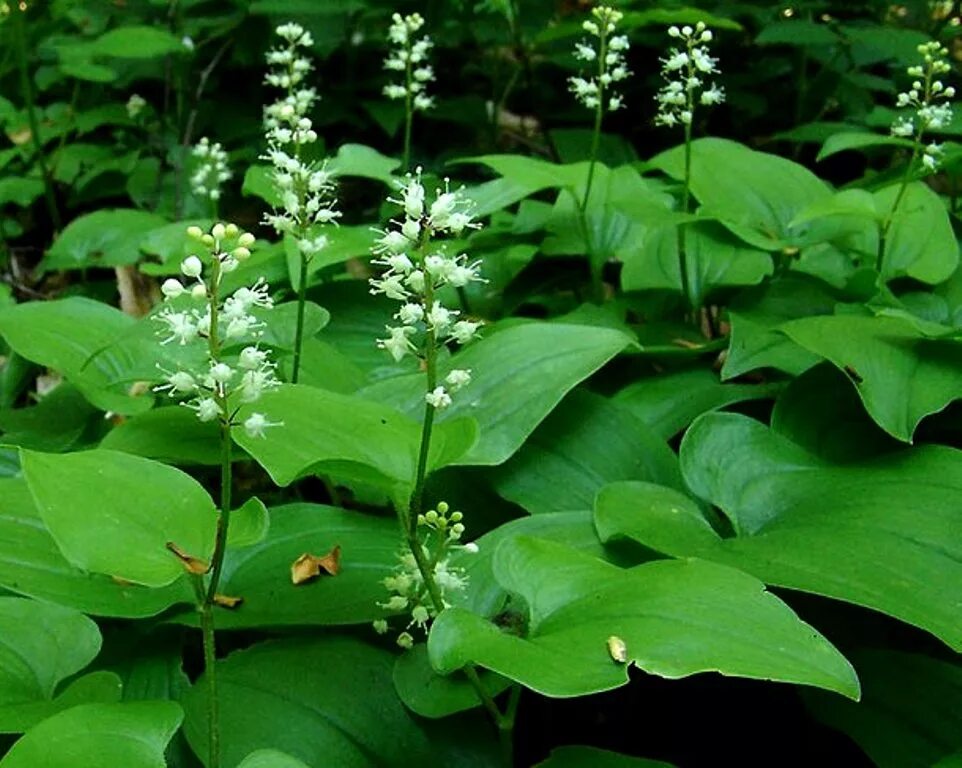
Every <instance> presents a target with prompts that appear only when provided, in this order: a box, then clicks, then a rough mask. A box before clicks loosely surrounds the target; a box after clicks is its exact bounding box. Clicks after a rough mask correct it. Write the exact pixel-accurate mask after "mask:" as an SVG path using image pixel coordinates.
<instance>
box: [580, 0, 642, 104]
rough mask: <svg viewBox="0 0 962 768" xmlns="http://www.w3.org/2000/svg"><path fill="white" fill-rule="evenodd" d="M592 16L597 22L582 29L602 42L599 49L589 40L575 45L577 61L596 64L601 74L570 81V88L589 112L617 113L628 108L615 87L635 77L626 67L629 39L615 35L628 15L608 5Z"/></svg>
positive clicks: (595, 11) (592, 21) (598, 9)
mask: <svg viewBox="0 0 962 768" xmlns="http://www.w3.org/2000/svg"><path fill="white" fill-rule="evenodd" d="M591 14H592V16H594V20H591V19H589V20H588V21H586V22H585V23H584V24H583V25H582V26H583V28H584V30H585V32H587V33H588V34H590V35H593V36H594V37H596V38H598V42H597V47H596V46H595V44H593V43H589V42H587V41H585V40H582V41H581V42H579V43H575V58H576V59H579V60H580V61H584V62H586V63H588V64H590V63H596V65H597V72H596V73H595V74H594V75H593V76H591V77H588V78H584V77H569V78H568V85H569V88H570V90H571V92H572V93H574V95H575V98H576V99H578V101H580V102H581V103H582V104H583V105H584V106H586V107H587V108H588V109H598V108H599V107H600V108H602V109H607V110H608V111H610V112H614V111H615V110H616V109H620V108H621V107H622V106H624V99H623V98H622V96H621V94H619V93H615V92H613V91H612V87H613V86H614V84H615V83H618V82H620V81H622V80H626V79H627V78H628V77H629V76H630V75H631V72H630V71H629V70H628V67H627V64H626V63H625V51H627V50H628V47H629V46H628V38H627V36H625V35H615V34H614V32H615V29H616V28H617V25H618V22H620V21H621V19H622V17H623V16H624V14H622V13H621V11H616V10H615V9H614V8H609V7H608V6H606V5H601V6H598V7H597V8H595V9H594V10H592V12H591Z"/></svg>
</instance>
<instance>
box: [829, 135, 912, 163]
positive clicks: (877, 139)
mask: <svg viewBox="0 0 962 768" xmlns="http://www.w3.org/2000/svg"><path fill="white" fill-rule="evenodd" d="M866 147H902V148H903V149H911V148H912V141H911V140H910V139H904V138H901V137H899V136H886V135H885V134H882V133H869V132H863V131H843V132H842V133H836V134H833V135H832V136H829V137H828V138H827V139H826V140H825V143H824V144H822V148H821V149H820V150H819V152H818V157H816V158H815V161H816V162H821V161H822V160H824V159H825V158H827V157H831V156H832V155H835V154H838V153H839V152H844V151H845V150H847V149H864V148H866Z"/></svg>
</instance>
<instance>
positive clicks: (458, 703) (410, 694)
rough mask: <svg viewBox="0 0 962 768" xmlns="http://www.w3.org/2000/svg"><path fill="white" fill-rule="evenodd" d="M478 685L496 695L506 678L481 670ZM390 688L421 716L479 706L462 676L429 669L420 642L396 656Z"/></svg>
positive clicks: (424, 646)
mask: <svg viewBox="0 0 962 768" xmlns="http://www.w3.org/2000/svg"><path fill="white" fill-rule="evenodd" d="M480 677H481V681H482V684H483V685H484V688H485V690H486V691H488V693H489V694H490V695H492V696H497V695H498V694H499V693H501V692H502V691H504V690H505V689H507V688H508V686H509V685H510V684H511V683H510V681H508V680H505V679H504V678H503V677H500V676H499V675H492V674H490V673H488V672H487V671H486V670H482V673H481V675H480ZM394 688H395V690H396V691H397V694H398V696H400V697H401V701H403V702H404V705H405V706H406V707H407V708H408V709H410V710H411V711H412V712H414V713H415V714H418V715H421V717H431V718H441V717H447V716H448V715H453V714H455V713H456V712H464V711H465V710H469V709H476V708H477V707H480V706H481V702H480V701H479V699H478V694H477V692H476V691H475V690H474V687H473V686H472V685H471V684H470V683H469V682H468V679H467V678H466V677H464V675H450V676H448V677H442V676H441V675H439V674H438V673H437V672H435V671H434V670H433V669H432V668H431V663H430V662H429V661H428V648H427V646H426V645H424V644H423V643H419V644H418V645H415V646H414V647H413V648H412V649H411V650H409V651H406V652H404V653H402V654H401V655H400V656H398V658H397V661H396V662H395V663H394Z"/></svg>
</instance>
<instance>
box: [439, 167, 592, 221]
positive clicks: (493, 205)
mask: <svg viewBox="0 0 962 768" xmlns="http://www.w3.org/2000/svg"><path fill="white" fill-rule="evenodd" d="M457 162H459V163H479V164H481V165H485V166H487V167H488V168H490V169H491V170H493V171H494V172H495V173H497V174H499V175H500V176H501V178H500V179H496V180H494V181H492V182H487V183H486V184H482V185H480V186H478V187H474V188H473V189H469V190H468V191H467V196H468V197H469V198H470V199H472V200H473V201H474V202H475V203H476V205H477V208H476V209H475V211H474V212H475V215H477V216H487V215H488V214H491V213H494V212H495V211H499V210H501V209H502V208H506V207H507V206H509V205H513V204H514V203H517V202H518V201H520V200H523V199H524V198H526V197H529V196H531V195H533V194H535V193H536V192H540V191H542V190H544V189H552V188H562V189H564V188H569V189H574V188H575V187H576V186H577V185H578V184H579V183H583V180H584V179H585V178H586V174H587V170H588V164H587V163H571V164H568V165H558V164H556V163H550V162H548V161H546V160H539V159H538V158H535V157H526V156H524V155H482V156H478V157H465V158H460V159H458V160H457Z"/></svg>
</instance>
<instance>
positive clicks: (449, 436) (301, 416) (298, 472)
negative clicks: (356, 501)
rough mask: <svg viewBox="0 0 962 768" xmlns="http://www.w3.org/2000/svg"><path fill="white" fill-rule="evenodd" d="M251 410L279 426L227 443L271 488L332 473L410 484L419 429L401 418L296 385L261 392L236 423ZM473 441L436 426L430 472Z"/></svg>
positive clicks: (464, 426)
mask: <svg viewBox="0 0 962 768" xmlns="http://www.w3.org/2000/svg"><path fill="white" fill-rule="evenodd" d="M252 410H256V411H259V412H262V413H265V414H267V415H268V417H269V418H270V419H271V420H272V421H275V422H280V423H281V424H280V426H276V427H272V428H271V430H270V434H269V436H268V437H266V438H257V437H255V438H252V437H250V436H248V435H247V433H246V432H245V431H244V428H243V427H242V426H238V427H236V428H235V429H234V431H233V436H234V440H236V441H237V442H238V443H239V444H240V445H241V447H243V448H244V449H245V450H246V451H247V452H248V453H250V455H251V456H253V457H254V458H255V459H256V460H257V461H258V462H259V463H260V464H261V466H263V467H264V468H265V469H266V470H267V471H268V473H269V474H270V475H271V477H272V478H273V479H274V481H275V482H276V483H277V484H278V485H282V486H286V485H289V484H290V483H292V482H293V481H294V480H296V479H297V478H298V477H300V476H302V475H304V474H305V473H308V472H310V471H321V470H322V468H326V469H327V470H331V469H335V468H336V469H337V470H338V474H342V475H343V474H354V475H358V473H360V475H359V476H360V477H363V478H365V479H367V480H368V481H370V482H377V483H378V484H388V485H398V484H400V485H405V484H410V483H411V482H413V479H414V473H415V469H416V466H417V454H418V449H419V446H420V435H421V430H420V427H419V425H418V424H417V423H416V422H415V421H414V420H413V419H410V418H408V417H407V416H404V415H402V414H401V413H398V412H397V411H395V410H394V409H392V408H389V407H387V406H384V405H380V404H378V403H374V402H371V401H370V400H365V399H362V398H360V397H356V396H353V395H342V394H337V393H335V392H325V391H323V390H320V389H315V388H314V387H307V386H304V385H298V384H287V385H282V386H281V387H280V388H279V389H277V390H275V391H273V392H268V393H266V394H265V395H264V396H263V397H262V398H261V399H260V400H258V401H257V403H256V405H255V406H244V407H243V408H242V409H241V411H240V413H239V414H238V421H243V420H244V418H245V417H246V415H247V414H248V413H249V412H251V411H252ZM475 439H476V431H475V428H474V427H473V425H471V424H470V423H469V422H467V421H466V420H465V419H459V420H457V421H452V422H449V423H447V424H445V425H439V429H437V430H436V431H435V433H434V439H433V440H432V444H431V457H430V466H432V467H439V466H443V465H445V464H450V463H452V462H454V461H456V460H457V459H459V458H460V457H461V456H462V455H463V454H464V453H465V451H467V450H468V449H469V448H470V447H471V445H472V444H473V443H474V441H475Z"/></svg>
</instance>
